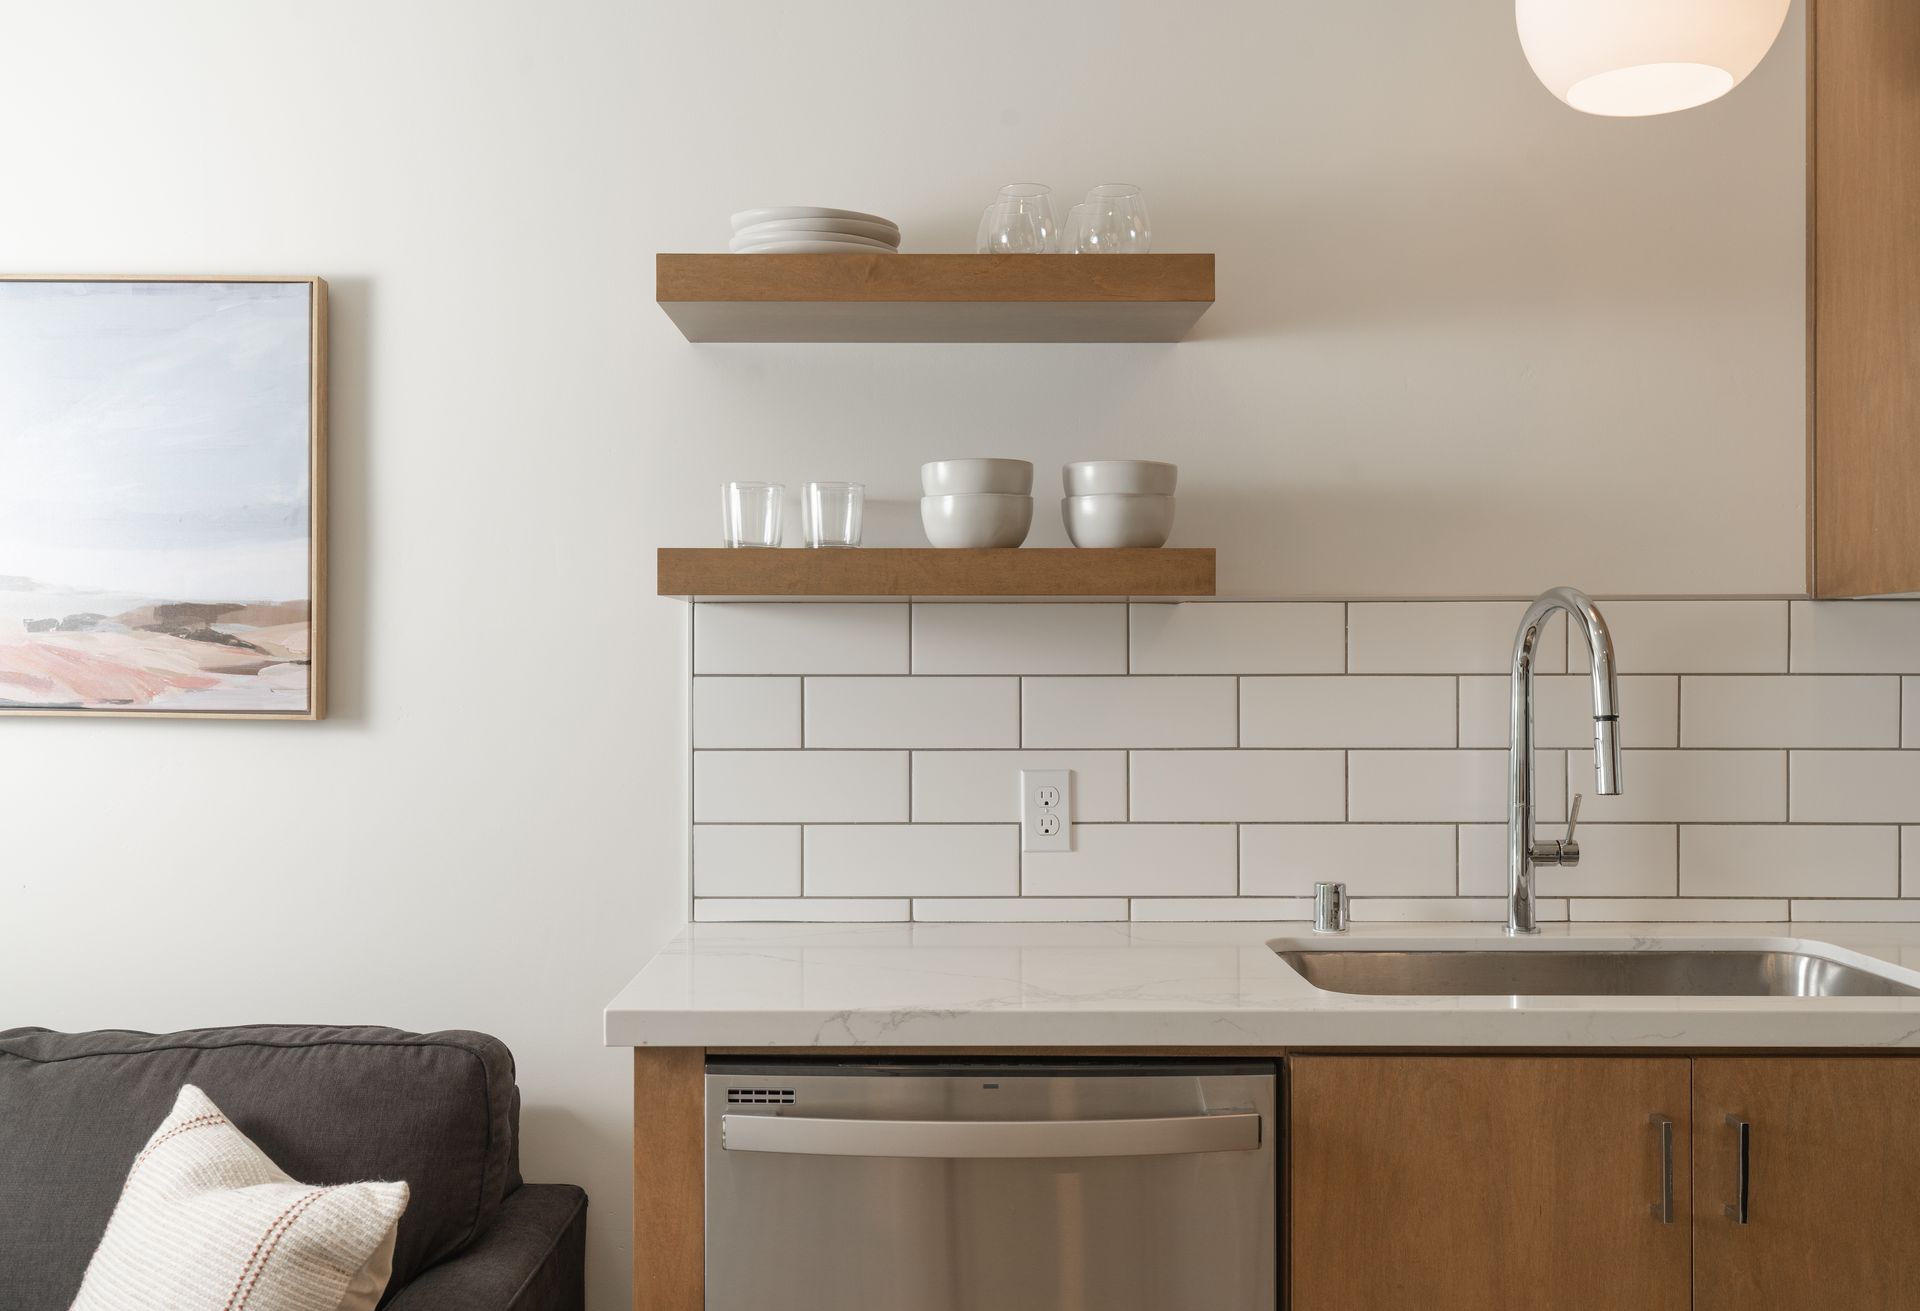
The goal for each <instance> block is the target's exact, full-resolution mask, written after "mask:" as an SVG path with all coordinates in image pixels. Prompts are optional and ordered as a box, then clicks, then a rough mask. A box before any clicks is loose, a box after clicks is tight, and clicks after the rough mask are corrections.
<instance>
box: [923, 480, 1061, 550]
mask: <svg viewBox="0 0 1920 1311" xmlns="http://www.w3.org/2000/svg"><path fill="white" fill-rule="evenodd" d="M920 526H921V527H923V528H925V529H926V530H927V540H928V541H929V542H932V543H933V544H934V545H935V546H949V547H983V546H1018V545H1020V543H1022V542H1024V541H1026V540H1027V530H1028V529H1029V528H1031V527H1033V498H1032V497H1031V496H1007V495H1001V494H995V493H974V494H971V495H964V496H923V497H921V498H920Z"/></svg>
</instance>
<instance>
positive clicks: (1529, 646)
mask: <svg viewBox="0 0 1920 1311" xmlns="http://www.w3.org/2000/svg"><path fill="white" fill-rule="evenodd" d="M1556 610H1565V611H1566V612H1567V614H1568V615H1569V616H1570V618H1571V622H1570V624H1569V627H1578V628H1579V630H1580V632H1581V635H1582V636H1583V637H1585V638H1586V640H1587V650H1588V652H1589V653H1590V655H1591V657H1592V660H1591V666H1592V672H1593V776H1594V790H1595V791H1596V792H1598V793H1599V794H1600V795H1601V796H1607V797H1610V796H1614V795H1616V794H1617V793H1618V792H1619V791H1620V731H1619V730H1620V713H1619V709H1618V707H1619V704H1620V688H1619V683H1618V680H1617V679H1616V678H1615V677H1614V672H1613V636H1612V634H1610V633H1609V632H1608V631H1607V621H1606V620H1605V619H1603V618H1601V617H1600V611H1599V610H1598V609H1597V608H1596V607H1595V606H1594V604H1593V599H1592V598H1591V597H1589V596H1588V595H1587V594H1586V593H1584V592H1579V591H1575V590H1574V589H1573V588H1571V587H1556V588H1554V589H1552V590H1551V591H1547V592H1542V593H1541V594H1540V596H1539V598H1538V599H1537V600H1535V601H1534V603H1533V604H1532V605H1530V606H1528V607H1527V613H1526V616H1525V617H1524V618H1523V619H1521V621H1520V632H1519V635H1518V636H1516V637H1515V638H1514V641H1513V700H1512V715H1511V718H1510V720H1509V733H1508V736H1507V746H1508V752H1509V754H1508V759H1507V932H1508V933H1516V934H1517V933H1538V932H1539V931H1540V926H1539V925H1538V924H1536V923H1535V922H1534V870H1535V868H1536V867H1537V866H1540V865H1577V864H1579V863H1580V846H1579V844H1578V843H1576V842H1575V841H1574V840H1573V830H1574V826H1575V825H1576V824H1578V823H1579V819H1580V798H1578V797H1575V798H1574V799H1573V807H1572V809H1571V810H1569V811H1568V813H1567V835H1566V837H1564V838H1559V839H1547V840H1545V841H1536V840H1535V838H1534V835H1533V821H1534V814H1533V811H1534V796H1535V793H1534V783H1533V667H1534V664H1535V660H1536V657H1537V655H1538V653H1539V646H1540V632H1541V626H1542V625H1543V624H1544V623H1545V622H1546V618H1547V616H1548V615H1550V614H1552V613H1553V612H1554V611H1556Z"/></svg>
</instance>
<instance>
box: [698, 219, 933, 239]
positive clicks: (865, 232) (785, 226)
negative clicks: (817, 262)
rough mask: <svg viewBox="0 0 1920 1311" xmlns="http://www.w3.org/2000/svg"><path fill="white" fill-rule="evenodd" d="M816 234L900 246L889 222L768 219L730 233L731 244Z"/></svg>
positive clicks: (895, 229)
mask: <svg viewBox="0 0 1920 1311" xmlns="http://www.w3.org/2000/svg"><path fill="white" fill-rule="evenodd" d="M788 232H820V233H825V234H826V235H828V236H855V237H868V238H871V239H872V240H874V241H883V242H885V243H886V244H887V245H889V246H898V245H899V244H900V229H899V228H896V227H894V226H893V224H891V223H872V222H869V221H868V220H866V219H833V218H825V219H821V218H804V219H769V220H768V221H767V222H765V223H755V224H752V225H750V226H748V227H744V228H741V229H740V230H739V231H737V232H735V233H734V234H733V239H734V240H735V241H765V240H767V239H768V238H771V237H774V236H775V235H776V234H778V233H788Z"/></svg>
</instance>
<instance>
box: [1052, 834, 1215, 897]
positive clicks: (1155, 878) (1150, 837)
mask: <svg viewBox="0 0 1920 1311" xmlns="http://www.w3.org/2000/svg"><path fill="white" fill-rule="evenodd" d="M1237 847H1238V843H1237V839H1236V833H1235V829H1234V826H1233V825H1231V824H1076V825H1075V826H1074V830H1073V850H1072V851H1030V852H1027V853H1026V855H1025V856H1024V857H1023V861H1024V873H1023V875H1022V879H1021V891H1022V892H1023V893H1025V894H1026V895H1028V896H1038V897H1135V896H1138V897H1151V896H1156V895H1158V896H1170V897H1177V896H1232V895H1233V893H1234V890H1235V884H1236V883H1237V881H1238V873H1237V866H1238V864H1239V853H1238V850H1237Z"/></svg>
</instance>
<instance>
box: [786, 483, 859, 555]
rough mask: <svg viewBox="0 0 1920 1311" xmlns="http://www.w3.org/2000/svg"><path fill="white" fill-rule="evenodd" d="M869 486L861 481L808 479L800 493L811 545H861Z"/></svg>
mask: <svg viewBox="0 0 1920 1311" xmlns="http://www.w3.org/2000/svg"><path fill="white" fill-rule="evenodd" d="M865 501H866V488H864V487H862V486H861V485H860V484H859V483H808V484H807V485H806V486H805V487H804V488H802V489H801V494H800V525H801V528H802V529H803V530H804V531H805V533H806V535H807V545H808V546H858V545H860V519H861V511H862V509H863V508H864V503H865Z"/></svg>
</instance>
